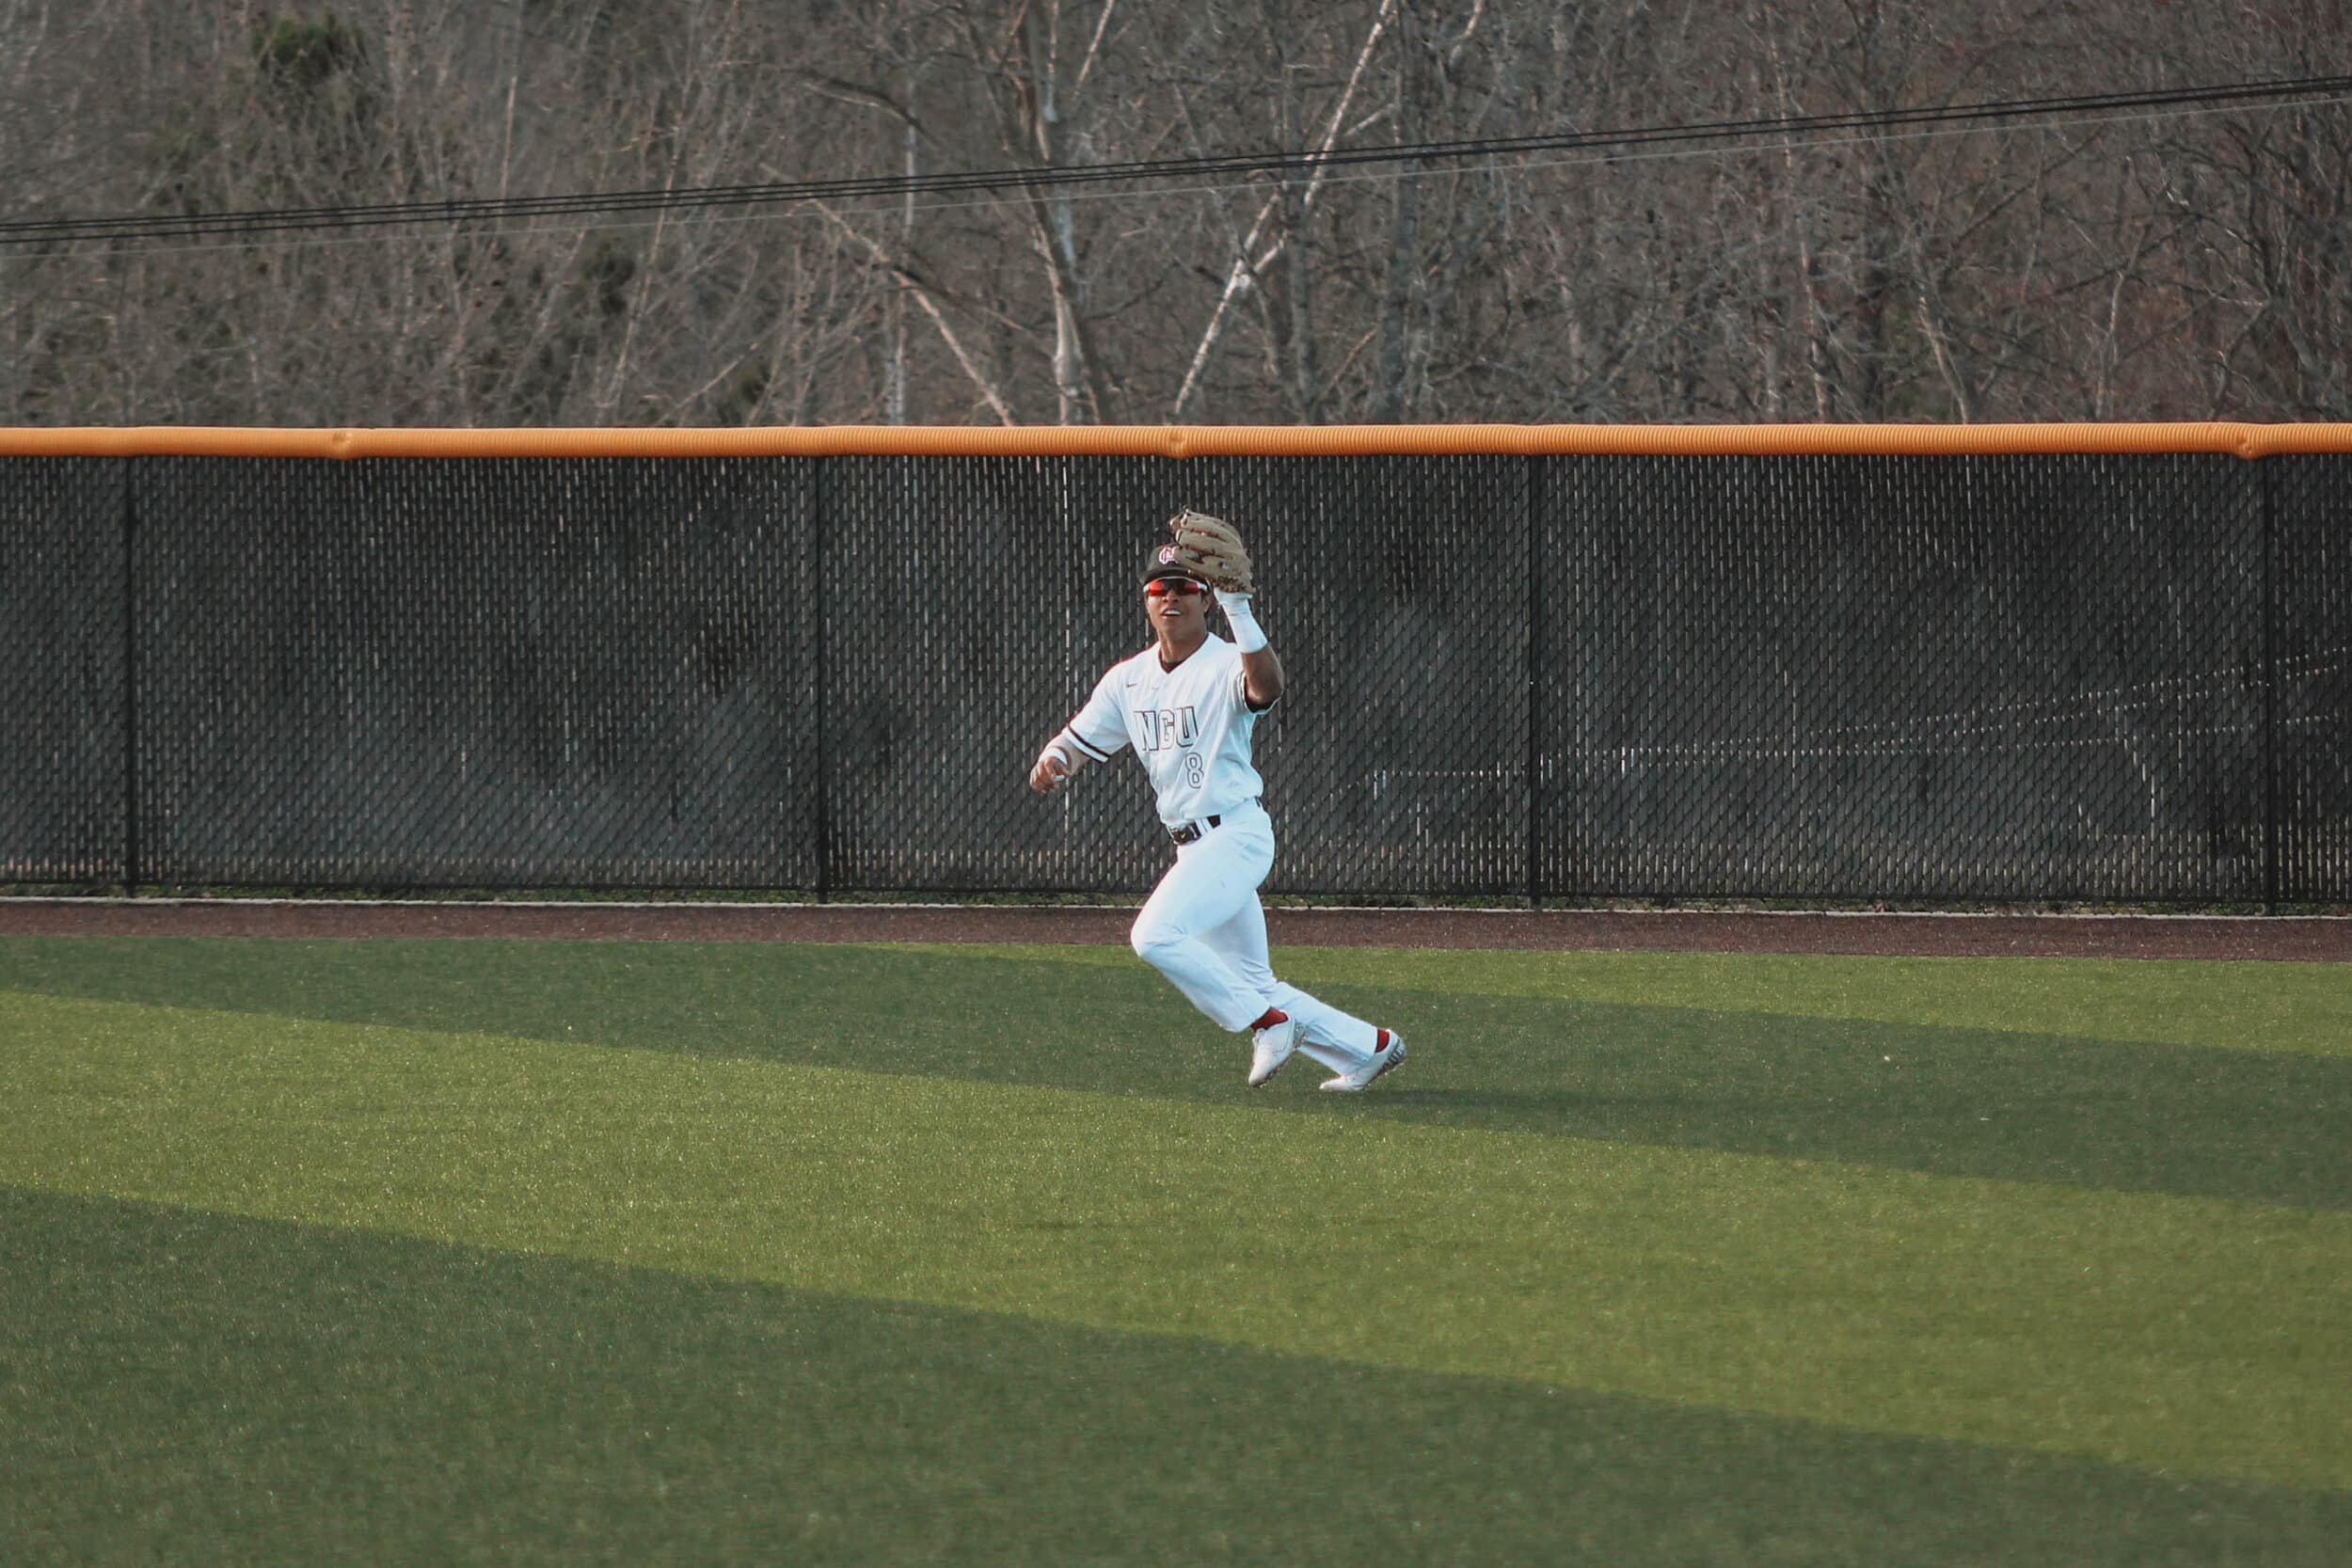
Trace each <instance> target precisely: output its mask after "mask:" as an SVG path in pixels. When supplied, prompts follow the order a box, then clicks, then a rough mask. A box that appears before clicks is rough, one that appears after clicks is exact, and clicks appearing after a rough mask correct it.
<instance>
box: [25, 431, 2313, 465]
mask: <svg viewBox="0 0 2352 1568" xmlns="http://www.w3.org/2000/svg"><path fill="white" fill-rule="evenodd" d="M1479 452H1486V453H1492V452H1502V453H1519V454H1523V455H1530V456H1533V455H1538V454H1546V453H1558V454H1574V455H1586V456H1679V457H1720V456H1776V455H1803V454H1814V453H1853V454H1870V455H1884V456H1932V457H1943V456H1968V455H1984V454H1993V453H2026V452H2218V453H2224V454H2227V455H2231V456H2235V457H2275V456H2282V455H2285V454H2288V453H2295V452H2352V424H2231V423H2212V424H2009V425H1998V424H1994V425H1924V424H1918V425H1912V424H1851V425H1836V424H1812V425H1797V424H1786V425H1594V424H1541V425H1512V424H1407V425H1011V426H988V425H817V426H807V427H794V428H789V429H787V428H777V427H770V428H755V429H749V430H651V429H626V430H615V429H575V430H427V429H398V430H366V429H354V430H277V429H271V430H263V429H246V428H223V427H206V426H194V425H184V426H183V425H145V426H136V427H128V428H112V427H98V426H85V427H81V428H68V429H57V430H41V429H33V428H24V427H19V428H13V429H8V428H0V457H142V456H190V457H333V458H357V457H841V456H852V455H856V456H910V455H912V456H930V457H1075V456H1113V457H1178V458H1181V457H1352V456H1367V455H1379V454H1410V455H1425V456H1446V455H1463V454H1469V453H1479Z"/></svg>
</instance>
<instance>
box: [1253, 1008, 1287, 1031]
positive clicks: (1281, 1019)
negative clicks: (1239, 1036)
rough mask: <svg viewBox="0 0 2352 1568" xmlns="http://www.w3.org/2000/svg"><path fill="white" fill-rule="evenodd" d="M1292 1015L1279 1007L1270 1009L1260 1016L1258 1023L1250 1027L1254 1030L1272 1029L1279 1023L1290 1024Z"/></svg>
mask: <svg viewBox="0 0 2352 1568" xmlns="http://www.w3.org/2000/svg"><path fill="white" fill-rule="evenodd" d="M1290 1017H1291V1015H1290V1014H1288V1013H1286V1012H1284V1011H1283V1010H1282V1009H1281V1008H1279V1007H1268V1008H1267V1009H1266V1010H1265V1011H1264V1012H1263V1014H1261V1015H1260V1016H1259V1018H1258V1022H1255V1023H1253V1024H1251V1025H1250V1026H1249V1027H1251V1028H1252V1029H1271V1028H1273V1027H1274V1026H1275V1025H1276V1024H1278V1023H1288V1022H1290Z"/></svg>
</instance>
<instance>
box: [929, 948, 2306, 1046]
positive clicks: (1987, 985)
mask: <svg viewBox="0 0 2352 1568" xmlns="http://www.w3.org/2000/svg"><path fill="white" fill-rule="evenodd" d="M896 945H898V946H899V947H901V948H902V949H903V950H904V951H908V952H924V953H939V954H949V953H966V954H971V955H974V956H979V955H993V956H994V957H997V958H1010V959H1019V960H1023V961H1025V962H1031V963H1052V964H1064V965H1073V964H1074V965H1114V966H1116V965H1120V964H1132V963H1135V962H1136V958H1135V956H1134V955H1133V954H1131V953H1128V952H1127V951H1126V950H1125V949H1123V948H1102V947H1073V946H1056V945H1050V944H1042V943H1032V944H1023V945H1012V944H992V945H988V946H978V945H968V946H959V945H955V944H950V943H941V942H931V943H914V942H908V943H900V944H896ZM1275 959H1276V965H1277V967H1278V968H1279V970H1280V971H1281V974H1282V976H1283V978H1285V979H1287V980H1289V981H1291V982H1292V983H1293V984H1294V985H1299V986H1304V987H1306V988H1307V989H1308V990H1314V989H1315V988H1316V987H1317V986H1325V985H1354V986H1373V987H1378V988H1380V989H1382V990H1419V991H1430V992H1435V993H1438V994H1441V995H1476V996H1521V997H1530V998H1538V999H1547V1000H1552V1001H1564V1002H1581V1003H1591V1004H1606V1005H1611V1006H1629V1007H1683V1008H1692V1009H1694V1010H1699V1011H1705V1012H1714V1013H1758V1014H1768V1015H1774V1016H1779V1017H1788V1018H1822V1019H1851V1020H1857V1021H1871V1022H1886V1023H1903V1024H1913V1025H1925V1026H1930V1027H1935V1028H1947V1029H1975V1030H2002V1031H2010V1032H2014V1033H2019V1034H2031V1035H2060V1036H2067V1037H2073V1038H2076V1039H2086V1040H2106V1041H2110V1042H2113V1043H2117V1044H2130V1043H2134V1042H2146V1043H2149V1044H2155V1045H2187V1046H2198V1047H2202V1048H2212V1049H2222V1050H2233V1051H2261V1052H2294V1053H2305V1054H2310V1055H2317V1056H2333V1057H2352V966H2347V965H2344V964H2325V963H2257V962H2237V961H2204V960H2196V961H2192V960H2185V959H2138V958H1852V957H1845V956H1838V955H1817V954H1785V953H1607V952H1594V953H1581V952H1580V953H1525V952H1517V951H1496V950H1484V949H1482V950H1472V951H1452V950H1447V951H1432V950H1429V949H1422V948H1367V947H1291V948H1282V949H1279V950H1278V951H1277V953H1276V954H1275Z"/></svg>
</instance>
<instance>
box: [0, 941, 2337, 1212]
mask: <svg viewBox="0 0 2352 1568" xmlns="http://www.w3.org/2000/svg"><path fill="white" fill-rule="evenodd" d="M0 977H4V978H5V984H7V985H8V986H9V987H11V988H13V989H16V990H36V991H47V992H55V993H57V994H61V995H76V996H91V997H104V998H109V999H116V1000H126V1001H137V1002H150V1003H156V1004H162V1005H169V1006H199V1007H212V1008H221V1009H229V1010H236V1011H246V1012H252V1013H265V1014H273V1015H280V1016H290V1017H297V1018H315V1019H326V1020H334V1021H338V1022H364V1023H376V1024H391V1025H401V1026H406V1027H412V1028H423V1029H435V1030H447V1031H456V1032H468V1033H485V1034H498V1035H511V1036H519V1037H530V1038H541V1039H556V1040H576V1041H580V1042H583V1043H587V1042H594V1043H599V1044H608V1045H619V1046H627V1047H631V1048H636V1049H644V1050H658V1051H673V1052H684V1053H702V1054H713V1055H726V1056H738V1057H751V1058H757V1059H764V1060H773V1061H778V1062H786V1063H792V1064H800V1065H814V1066H826V1067H841V1068H851V1069H860V1070H865V1071H882V1072H893V1073H909V1074H921V1075H930V1076H939V1077H952V1078H965V1079H973V1080H979V1081H987V1082H999V1083H1018V1084H1030V1085H1047V1086H1052V1087H1057V1088H1068V1089H1077V1090H1085V1091H1090V1092H1097V1093H1108V1094H1136V1095H1152V1096H1157V1097H1164V1098H1172V1099H1184V1100H1193V1101H1206V1102H1216V1103H1235V1104H1248V1105H1250V1106H1252V1107H1259V1108H1263V1109H1266V1110H1268V1111H1269V1112H1274V1113H1279V1114H1292V1115H1317V1116H1349V1117H1376V1118H1382V1119H1390V1120H1397V1121H1406V1122H1415V1123H1422V1124H1426V1125H1432V1126H1441V1127H1453V1128H1464V1129H1474V1130H1481V1131H1492V1132H1523V1133H1532V1134H1539V1135H1545V1136H1566V1137H1579V1138H1595V1139H1612V1140H1620V1141H1627V1142H1634V1143H1644V1144H1655V1145H1661V1146H1668V1147H1685V1148H1708V1149H1722V1150H1729V1151H1737V1152H1748V1153H1759V1154H1770V1155H1775V1156H1785V1157H1798V1158H1806V1159H1820V1160H1841V1161H1852V1162H1858V1163H1863V1164H1879V1165H1887V1166H1895V1167H1901V1168H1909V1169H1915V1170H1922V1171H1930V1172H1935V1173H1938V1174H1945V1175H1960V1176H1979V1177H1996V1178H2005V1179H2011V1180H2028V1181H2042V1182H2053V1183H2062V1184H2067V1185H2074V1186H2082V1187H2101V1188H2114V1189H2119V1190H2124V1191H2137V1192H2160V1193H2177V1194H2190V1195H2198V1196H2215V1197H2228V1198H2238V1199H2247V1200H2252V1201H2259V1202H2266V1203H2280V1204H2291V1205H2298V1206H2303V1207H2309V1208H2347V1207H2352V1159H2347V1158H2345V1155H2344V1134H2343V1129H2344V1127H2345V1126H2346V1125H2347V1124H2352V1058H2343V1057H2337V1058H2329V1057H2322V1056H2315V1055H2301V1054H2292V1053H2260V1052H2250V1051H2239V1050H2199V1049H2195V1048H2191V1047H2184V1046H2172V1045H2153V1044H2117V1043H2114V1042H2111V1041H2095V1040H2085V1039H2079V1038H2073V1037H2058V1036H2047V1035H2028V1034H2010V1033H2002V1032H1996V1031H1989V1030H1968V1029H1951V1028H1936V1027H1930V1026H1924V1025H1916V1024H1900V1023H1883V1022H1867V1021H1853V1020H1831V1019H1812V1018H1791V1017H1784V1016H1773V1015H1764V1014H1755V1013H1712V1012H1705V1011H1699V1010H1694V1009H1690V1008H1675V1007H1640V1006H1611V1005H1599V1004H1587V1003H1578V1002H1572V1001H1566V1002H1564V1001H1554V1000H1546V999H1541V998H1523V997H1502V996H1480V995H1464V994H1452V995H1437V994H1433V993H1431V992H1428V991H1425V990H1394V991H1384V990H1376V989H1370V988H1331V989H1330V990H1329V992H1328V995H1329V998H1330V1000H1332V1001H1334V1002H1336V1003H1338V1004H1340V1005H1341V1006H1346V1007H1348V1008H1350V1009H1351V1010H1353V1011H1355V1012H1357V1013H1359V1014H1360V1015H1362V1016H1365V1017H1369V1018H1375V1019H1378V1020H1380V1021H1382V1022H1387V1023H1390V1024H1392V1025H1394V1026H1397V1027H1400V1028H1402V1029H1404V1030H1405V1031H1406V1034H1407V1036H1408V1037H1410V1038H1411V1040H1412V1046H1413V1053H1412V1056H1411V1058H1410V1059H1409V1060H1408V1061H1407V1062H1406V1065H1405V1066H1404V1067H1403V1068H1402V1069H1400V1070H1399V1071H1398V1072H1396V1073H1395V1074H1393V1075H1391V1077H1389V1078H1386V1079H1383V1080H1382V1081H1381V1082H1380V1083H1379V1084H1377V1085H1375V1086H1374V1087H1373V1088H1372V1089H1371V1090H1370V1091H1368V1092H1367V1093H1364V1094H1361V1095H1331V1094H1323V1093H1320V1092H1318V1091H1317V1090H1316V1088H1315V1084H1316V1081H1317V1078H1318V1076H1319V1074H1318V1073H1316V1072H1315V1071H1314V1070H1312V1069H1311V1067H1310V1068H1309V1069H1308V1070H1305V1071H1300V1070H1298V1069H1293V1070H1292V1071H1290V1072H1287V1073H1285V1074H1284V1076H1283V1077H1282V1078H1281V1079H1279V1080H1278V1081H1276V1083H1274V1084H1273V1085H1269V1086H1268V1087H1266V1088H1264V1089H1263V1090H1259V1091H1254V1092H1253V1091H1250V1090H1248V1089H1247V1088H1246V1087H1245V1086H1244V1085H1243V1084H1242V1075H1243V1072H1244V1070H1245V1069H1246V1066H1247V1062H1248V1049H1247V1045H1246V1044H1245V1043H1242V1042H1241V1040H1240V1037H1232V1036H1226V1035H1221V1034H1219V1033H1218V1032H1217V1031H1216V1030H1215V1029H1213V1028H1212V1027H1210V1026H1209V1025H1208V1024H1207V1023H1206V1022H1204V1021H1202V1020H1201V1019H1200V1018H1199V1017H1198V1016H1197V1015H1195V1014H1194V1013H1193V1012H1192V1011H1191V1009H1189V1008H1188V1007H1186V1006H1184V1004H1183V1003H1182V1002H1181V1001H1180V1000H1179V999H1177V998H1176V996H1175V995H1174V994H1173V993H1172V992H1171V991H1170V990H1168V987H1167V986H1166V984H1165V983H1164V982H1163V981H1161V980H1160V979H1159V977H1158V976H1157V975H1155V974H1152V973H1151V972H1149V971H1148V970H1146V969H1145V968H1144V967H1143V966H1142V965H1141V964H1139V963H1135V964H1102V963H1094V962H1085V963H1079V962H1072V963H1055V962H1025V963H1007V962H1004V961H1002V960H1001V959H996V958H986V957H981V956H963V955H956V954H941V953H935V952H923V953H907V952H896V951H886V950H877V949H871V948H857V947H822V946H798V945H790V944H764V943H739V944H737V943H719V944H692V943H663V944H649V943H580V942H251V941H246V942H239V941H233V940H215V941H210V942H206V941H158V940H146V941H116V942H108V941H100V940H90V939H73V940H64V939H57V940H43V939H9V940H5V941H0ZM2039 977H2040V981H2041V983H2044V984H2046V983H2048V975H2047V974H2046V973H2042V974H2040V976H2039Z"/></svg>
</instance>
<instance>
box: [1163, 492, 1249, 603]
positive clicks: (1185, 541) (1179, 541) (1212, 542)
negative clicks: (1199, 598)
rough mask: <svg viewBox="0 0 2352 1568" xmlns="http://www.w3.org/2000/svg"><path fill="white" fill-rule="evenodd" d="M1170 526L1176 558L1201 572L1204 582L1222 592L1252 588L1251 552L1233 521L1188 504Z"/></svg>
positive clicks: (1236, 592) (1238, 592)
mask: <svg viewBox="0 0 2352 1568" xmlns="http://www.w3.org/2000/svg"><path fill="white" fill-rule="evenodd" d="M1168 528H1169V529H1170V530H1171V531H1173V532H1174V533H1175V535H1176V559H1177V561H1178V562H1180V563H1182V564H1183V565H1184V566H1187V567H1189V568H1191V569H1192V570H1193V571H1195V572H1198V573H1200V580H1201V581H1203V582H1205V583H1207V584H1208V585H1209V586H1210V587H1212V588H1214V589H1216V590H1217V592H1219V593H1221V594H1247V593H1248V592H1249V591H1250V590H1249V582H1250V566H1249V552H1248V550H1247V549H1245V548H1244V547H1243V546H1242V542H1241V533H1240V531H1239V530H1237V529H1235V528H1234V527H1233V525H1232V524H1231V523H1229V522H1227V521H1226V520H1225V519H1224V518H1222V517H1212V516H1210V515H1208V514H1207V513H1205V512H1195V511H1193V510H1192V509H1191V508H1190V507H1186V508H1185V509H1184V511H1182V512H1179V513H1177V514H1176V515H1175V516H1173V517H1171V518H1169V519H1168Z"/></svg>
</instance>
